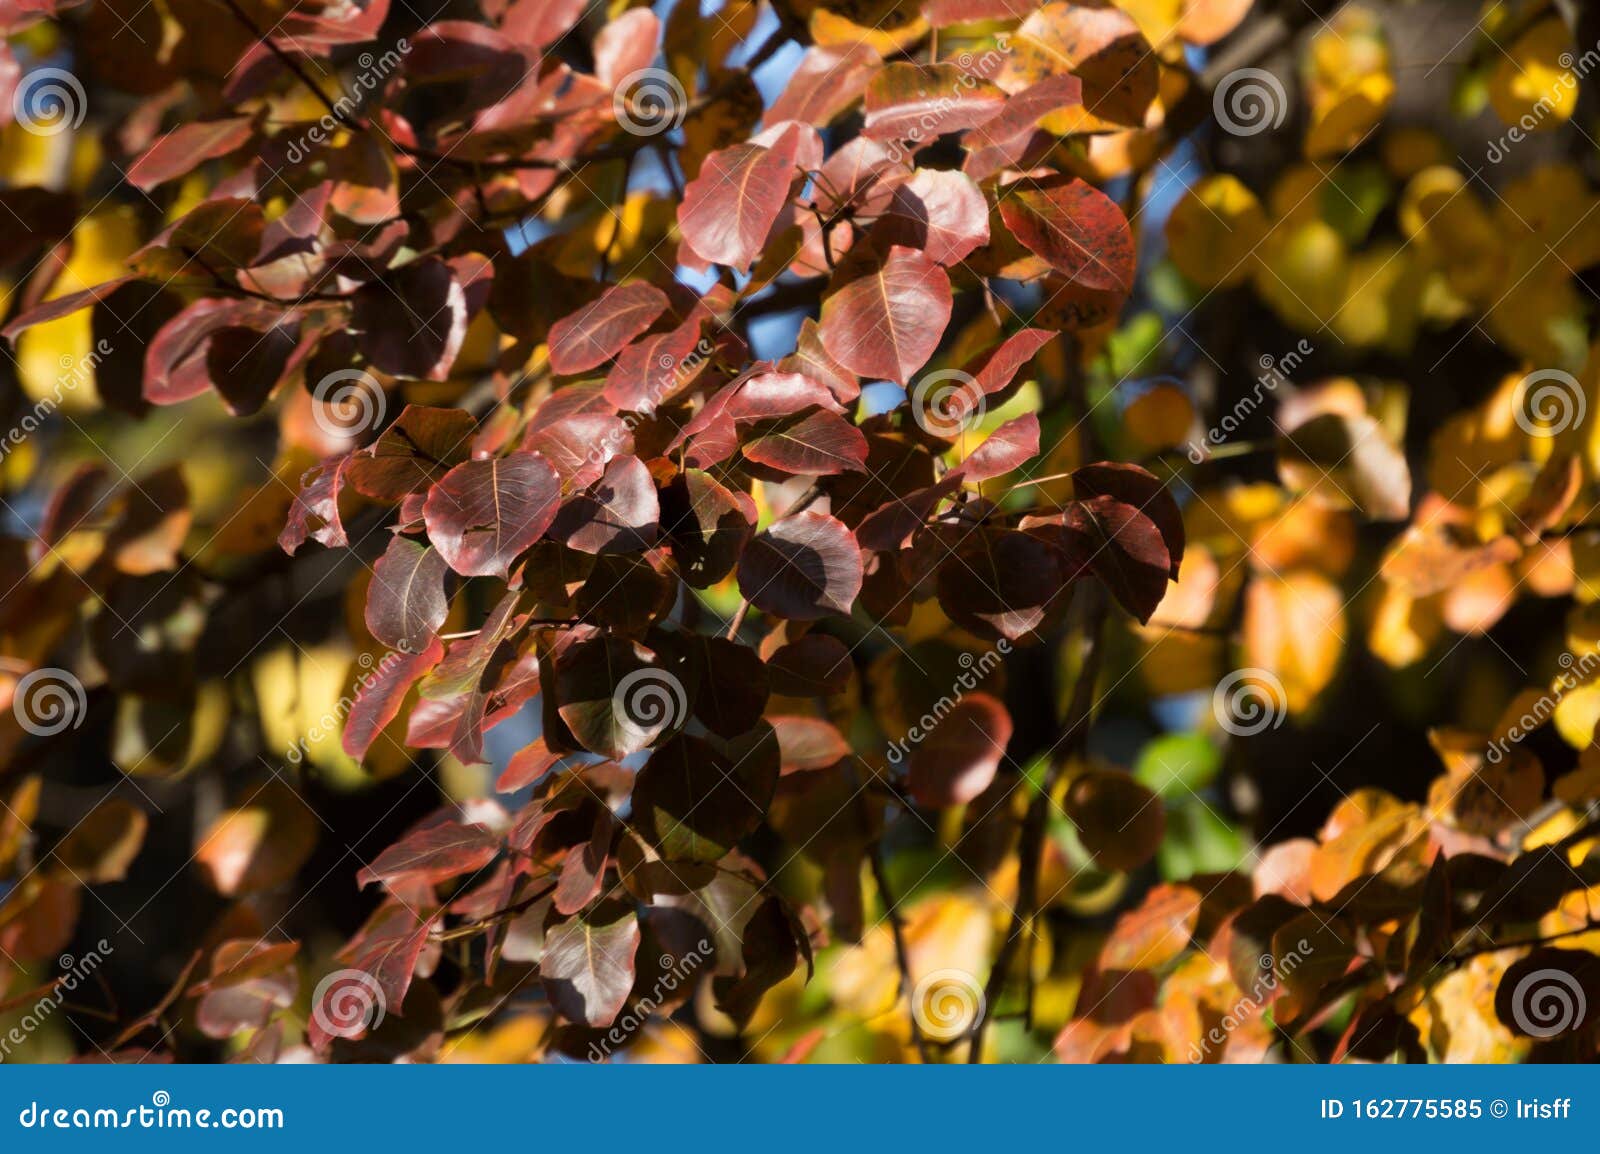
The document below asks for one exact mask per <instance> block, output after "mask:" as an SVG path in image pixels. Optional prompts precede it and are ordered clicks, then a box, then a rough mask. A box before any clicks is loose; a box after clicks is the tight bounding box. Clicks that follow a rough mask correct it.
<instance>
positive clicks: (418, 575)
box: [365, 537, 450, 653]
mask: <svg viewBox="0 0 1600 1154" xmlns="http://www.w3.org/2000/svg"><path fill="white" fill-rule="evenodd" d="M449 571H450V570H449V566H448V565H446V564H445V560H444V558H443V557H442V556H441V555H440V554H439V551H438V550H437V549H434V548H433V547H431V546H429V545H423V544H420V543H418V542H416V541H413V540H412V539H411V538H409V537H395V538H393V539H392V540H391V541H390V542H389V547H388V548H387V549H386V550H384V553H383V556H382V557H380V558H378V563H377V564H376V565H374V566H373V567H372V583H371V584H370V585H368V586H367V608H366V615H365V616H366V622H367V631H368V632H369V633H371V634H372V636H373V637H375V638H377V639H378V640H379V641H381V642H383V644H385V645H387V646H389V647H390V648H391V649H400V650H403V651H405V652H408V653H420V652H421V651H422V650H423V649H424V648H425V647H426V646H427V645H428V643H429V642H430V641H432V640H433V635H434V634H435V633H436V632H437V631H438V629H439V626H441V625H443V624H444V618H445V614H446V613H448V612H449V611H450V606H449V603H448V602H447V601H446V600H445V596H444V579H445V574H446V573H448V572H449Z"/></svg>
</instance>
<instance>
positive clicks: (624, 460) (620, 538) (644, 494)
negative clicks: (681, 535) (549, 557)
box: [550, 457, 661, 553]
mask: <svg viewBox="0 0 1600 1154" xmlns="http://www.w3.org/2000/svg"><path fill="white" fill-rule="evenodd" d="M660 521H661V502H660V500H659V499H658V498H657V496H656V484H655V481H654V479H653V478H652V477H651V476H650V470H649V469H647V468H646V467H645V464H644V462H643V461H641V460H639V458H638V457H614V458H612V460H611V463H610V464H608V465H607V466H606V468H605V473H604V474H603V475H602V476H601V478H600V479H599V480H598V481H596V482H595V483H594V484H593V485H591V486H590V487H589V489H588V491H587V492H584V493H580V494H578V496H576V497H574V498H572V499H571V500H570V501H568V502H567V503H566V504H565V505H563V506H562V507H561V511H560V512H559V513H558V514H556V519H555V521H554V522H552V523H551V526H550V535H551V536H552V537H554V538H555V539H556V540H558V541H565V542H566V543H567V547H568V548H571V549H576V550H577V551H578V552H580V553H641V552H643V551H644V550H646V549H648V548H650V546H652V545H654V544H655V540H656V534H657V532H658V531H659V523H660Z"/></svg>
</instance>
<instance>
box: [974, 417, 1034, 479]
mask: <svg viewBox="0 0 1600 1154" xmlns="http://www.w3.org/2000/svg"><path fill="white" fill-rule="evenodd" d="M1038 455H1039V418H1038V417H1036V416H1034V415H1033V414H1032V413H1024V414H1023V415H1022V416H1020V417H1015V418H1013V419H1012V420H1009V421H1007V422H1006V423H1005V424H1003V425H1001V426H1000V427H999V428H998V429H996V430H995V431H994V432H992V433H990V434H989V438H988V440H986V441H984V442H983V444H981V445H979V446H978V447H977V448H976V449H974V450H973V451H972V452H971V454H969V455H968V457H967V459H966V460H965V461H962V462H961V466H960V469H959V470H958V471H959V472H960V474H961V477H962V479H963V480H966V481H987V480H988V479H989V478H990V477H998V476H1001V475H1002V474H1004V473H1009V472H1011V470H1013V469H1016V468H1020V467H1021V466H1022V465H1023V464H1024V463H1026V462H1028V461H1031V460H1033V458H1035V457H1037V456H1038Z"/></svg>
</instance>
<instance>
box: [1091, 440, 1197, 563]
mask: <svg viewBox="0 0 1600 1154" xmlns="http://www.w3.org/2000/svg"><path fill="white" fill-rule="evenodd" d="M1072 491H1073V494H1074V495H1075V496H1078V497H1115V498H1116V499H1117V500H1118V501H1122V502H1125V503H1127V504H1129V505H1132V506H1133V507H1134V508H1135V509H1138V510H1139V512H1141V513H1143V514H1144V515H1145V516H1146V517H1149V518H1150V520H1152V521H1154V522H1155V523H1156V526H1157V528H1159V529H1160V530H1161V539H1162V541H1164V542H1165V543H1166V546H1167V553H1168V554H1170V555H1171V557H1172V579H1173V580H1174V581H1176V580H1177V579H1178V562H1180V561H1182V560H1183V546H1184V532H1183V513H1182V512H1180V511H1179V509H1178V503H1177V502H1176V501H1174V500H1173V499H1172V494H1171V493H1170V492H1169V491H1168V490H1167V487H1166V486H1165V485H1163V484H1162V483H1161V481H1160V479H1159V478H1158V477H1156V476H1155V475H1154V474H1152V473H1150V472H1149V471H1147V470H1145V469H1141V468H1140V467H1139V466H1138V465H1127V464H1122V463H1120V462H1116V461H1100V462H1098V463H1097V464H1093V465H1084V466H1083V467H1082V468H1079V469H1074V470H1073V471H1072Z"/></svg>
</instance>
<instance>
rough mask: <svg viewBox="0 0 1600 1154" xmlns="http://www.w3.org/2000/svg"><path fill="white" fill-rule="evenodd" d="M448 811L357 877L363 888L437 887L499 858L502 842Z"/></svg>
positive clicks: (400, 843) (381, 856) (417, 829)
mask: <svg viewBox="0 0 1600 1154" xmlns="http://www.w3.org/2000/svg"><path fill="white" fill-rule="evenodd" d="M452 812H453V811H450V810H447V811H445V812H443V813H439V814H435V815H434V816H433V817H431V818H428V819H427V820H426V821H424V822H422V823H421V824H420V825H418V826H417V827H416V828H415V829H413V830H412V831H411V832H410V833H408V834H406V836H405V837H403V838H401V839H400V840H399V841H397V842H395V844H394V845H392V846H390V847H389V848H388V849H386V850H384V851H383V852H382V853H381V854H379V855H378V856H377V857H376V858H374V859H373V861H372V864H371V865H369V866H367V868H366V869H364V870H362V871H361V872H360V873H358V874H357V875H356V881H357V883H358V884H360V885H362V886H368V885H371V884H372V883H373V882H377V881H381V882H383V883H385V884H386V885H389V886H394V885H396V884H398V883H401V882H426V883H428V884H436V883H438V882H443V881H449V880H450V879H451V878H455V877H460V876H461V875H462V874H470V873H474V872H476V871H478V870H480V869H482V868H483V867H484V866H486V865H488V864H489V863H490V862H492V861H493V860H494V859H495V855H496V854H498V853H499V852H500V839H499V838H498V837H496V836H495V835H494V834H492V833H490V832H489V831H488V830H486V829H484V828H483V827H482V826H481V825H466V824H464V823H462V822H459V821H457V820H455V818H454V817H452V816H451V813H452Z"/></svg>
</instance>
